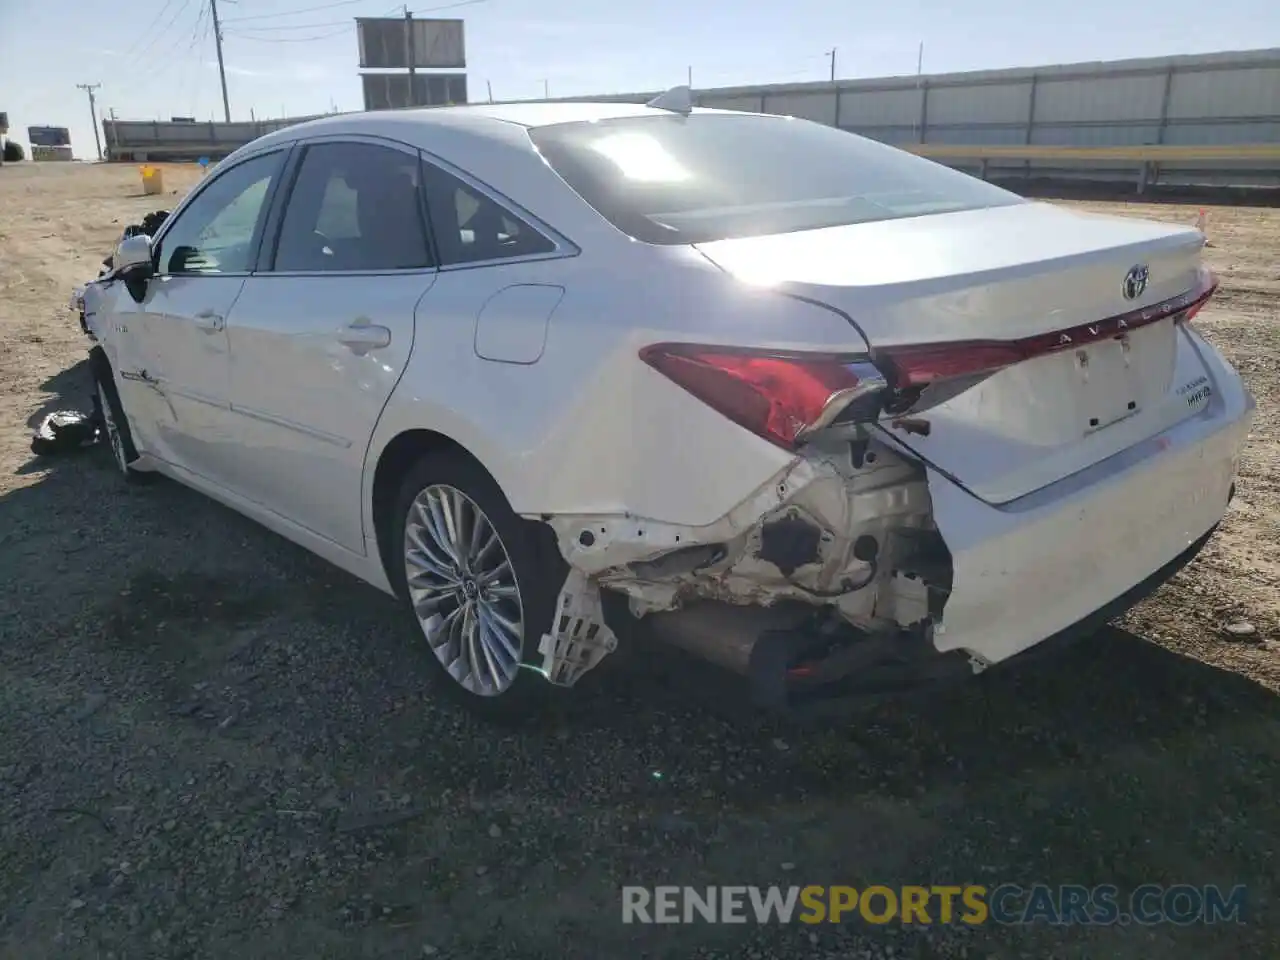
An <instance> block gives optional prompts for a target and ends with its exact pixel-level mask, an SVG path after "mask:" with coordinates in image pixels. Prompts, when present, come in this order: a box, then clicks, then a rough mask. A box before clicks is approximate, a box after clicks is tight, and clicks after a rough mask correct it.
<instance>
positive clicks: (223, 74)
mask: <svg viewBox="0 0 1280 960" xmlns="http://www.w3.org/2000/svg"><path fill="white" fill-rule="evenodd" d="M209 13H211V14H212V15H213V45H214V47H215V48H216V49H217V51H218V79H219V80H221V81H222V115H223V116H224V117H226V120H227V123H230V122H231V101H230V100H229V99H228V98H227V68H226V66H225V65H224V64H223V62H222V23H221V22H220V21H219V20H218V0H209Z"/></svg>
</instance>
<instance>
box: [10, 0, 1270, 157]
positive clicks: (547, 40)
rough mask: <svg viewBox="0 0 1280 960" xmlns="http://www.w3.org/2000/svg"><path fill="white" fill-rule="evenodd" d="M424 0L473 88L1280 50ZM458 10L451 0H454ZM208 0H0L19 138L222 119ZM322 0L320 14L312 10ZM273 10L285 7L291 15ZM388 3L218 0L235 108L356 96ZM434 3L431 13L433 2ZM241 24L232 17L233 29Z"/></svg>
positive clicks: (270, 110)
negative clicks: (363, 19)
mask: <svg viewBox="0 0 1280 960" xmlns="http://www.w3.org/2000/svg"><path fill="white" fill-rule="evenodd" d="M448 2H449V0H421V2H420V3H413V2H411V3H410V9H411V10H413V11H414V13H415V14H416V15H421V16H432V15H434V16H442V17H444V16H457V17H462V18H463V19H465V21H466V31H467V56H468V61H469V63H468V71H467V72H468V74H469V75H470V81H469V82H470V88H471V96H472V99H481V98H483V97H484V96H485V90H486V83H489V84H492V87H493V93H494V96H495V98H497V99H521V98H533V97H540V96H541V95H542V92H543V84H544V81H545V82H546V84H547V86H548V87H549V89H550V92H551V94H552V96H570V95H573V94H585V93H606V92H627V91H635V90H649V89H659V88H663V87H667V86H673V85H675V84H678V83H682V82H684V80H685V75H686V70H687V69H688V68H689V67H692V69H693V81H694V86H695V87H710V86H728V85H734V84H747V83H768V82H787V81H802V80H822V79H825V78H826V77H827V75H828V70H829V60H828V59H827V56H826V53H825V51H828V50H830V49H831V48H832V47H835V48H836V50H837V54H836V69H837V73H838V74H839V75H840V76H842V77H874V76H884V75H892V74H909V73H914V72H915V67H916V53H917V48H918V45H919V44H920V43H921V42H922V41H923V43H924V45H925V48H924V68H925V72H926V73H930V72H945V71H951V70H969V69H984V68H995V67H1007V66H1030V65H1036V64H1042V63H1061V62H1071V61H1081V60H1111V59H1120V58H1126V57H1142V56H1161V55H1165V54H1174V53H1205V52H1211V51H1216V50H1241V49H1254V48H1260V47H1267V46H1276V45H1280V0H1216V2H1214V3H1212V4H1206V3H1202V2H1192V0H1161V2H1160V3H1156V4H1151V3H1135V2H1117V0H1070V2H1058V3H1051V4H1048V3H1046V4H1044V5H1042V6H1040V7H1036V6H1035V5H1034V4H1031V3H1028V2H1027V0H1017V2H1015V0H986V2H983V3H980V4H974V3H955V2H953V0H898V2H896V3H890V2H878V3H860V4H854V3H848V2H836V0H788V2H786V3H780V2H776V0H775V2H773V3H765V2H763V0H755V2H753V0H702V2H699V3H686V2H681V0H644V2H622V3H612V4H611V3H604V2H601V0H471V2H468V3H466V4H465V5H457V6H454V7H453V8H452V9H439V8H440V7H442V6H443V5H445V4H446V3H448ZM454 2H455V4H456V2H457V0H454ZM207 4H208V0H127V2H124V3H113V4H107V5H105V6H104V5H103V4H102V3H100V2H91V0H40V2H36V3H25V2H24V0H0V64H3V71H2V75H3V80H4V83H3V86H2V87H0V91H2V92H0V100H3V102H0V110H7V111H8V113H9V120H10V125H11V128H12V132H13V134H14V135H15V138H16V139H20V140H25V139H26V127H27V126H29V125H33V124H42V125H43V124H48V125H53V126H67V127H70V128H71V134H72V143H73V145H74V147H75V150H76V155H77V156H79V157H92V156H93V155H94V146H93V130H92V128H91V127H90V122H89V106H88V100H87V98H86V96H85V94H84V92H83V91H81V90H78V89H77V88H76V84H77V83H101V84H102V88H101V90H99V91H98V103H99V107H100V108H101V109H102V110H108V109H114V110H115V111H116V114H117V116H119V117H120V118H122V119H154V118H157V117H158V118H164V119H167V118H168V117H169V116H171V115H178V116H183V115H187V116H195V117H196V118H197V119H201V120H209V119H213V118H216V119H219V120H220V119H222V104H221V94H220V91H219V87H218V74H217V69H216V61H215V57H214V44H213V37H212V33H211V32H210V31H209V30H208V29H207V26H208V20H209V17H208V10H207ZM321 6H324V7H326V9H319V10H318V9H315V8H317V7H321ZM290 11H304V12H297V13H294V14H292V15H285V14H288V13H289V12H290ZM397 11H398V8H393V7H391V6H390V0H221V2H220V3H219V14H220V15H221V17H222V18H223V21H224V28H223V32H224V35H225V44H224V47H225V54H226V63H227V83H228V87H229V90H230V98H231V111H232V119H235V120H240V119H244V120H247V119H249V116H250V111H251V110H252V111H253V112H254V114H256V115H257V116H258V117H264V116H265V117H276V116H281V115H282V114H284V115H298V114H307V113H319V112H323V111H325V110H329V109H331V108H332V107H334V106H336V107H337V108H338V109H340V110H354V109H359V108H360V106H361V95H360V82H359V77H358V73H357V65H356V61H357V48H356V39H355V26H354V23H352V18H353V17H356V16H383V15H386V14H391V13H395V12H397ZM432 11H435V12H434V13H433V12H432ZM240 18H245V19H243V20H241V19H240Z"/></svg>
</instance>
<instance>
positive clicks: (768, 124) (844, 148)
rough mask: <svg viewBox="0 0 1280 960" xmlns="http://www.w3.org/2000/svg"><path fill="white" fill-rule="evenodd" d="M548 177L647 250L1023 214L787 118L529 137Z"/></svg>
mask: <svg viewBox="0 0 1280 960" xmlns="http://www.w3.org/2000/svg"><path fill="white" fill-rule="evenodd" d="M529 135H530V136H531V137H532V138H533V141H534V144H535V145H536V146H537V148H538V150H539V151H540V152H541V153H542V155H543V156H544V157H545V158H546V160H547V162H548V163H550V164H551V166H552V168H554V169H555V171H556V172H557V173H558V174H559V175H560V176H561V177H562V178H563V179H564V180H565V182H566V183H568V184H569V186H571V187H572V188H573V189H574V190H576V191H577V192H578V193H579V194H580V195H581V196H582V198H583V199H584V200H586V201H587V203H589V204H591V206H593V207H594V208H595V209H596V210H597V211H599V212H600V214H601V215H602V216H604V217H605V218H606V219H607V220H609V221H610V222H611V223H613V225H614V226H616V227H618V229H620V230H622V231H623V232H625V233H627V234H628V235H630V236H632V237H635V238H636V239H637V240H643V241H645V242H646V243H665V244H678V243H706V242H708V241H711V240H724V239H729V238H732V237H750V236H759V235H761V234H767V233H789V232H791V231H795V230H814V229H817V228H819V227H833V226H840V225H843V224H849V223H865V222H868V221H873V220H891V219H895V218H898V217H916V216H923V215H925V214H932V213H949V212H952V211H956V210H973V209H978V208H982V207H998V206H1005V205H1007V204H1014V203H1021V202H1023V200H1022V198H1021V197H1019V196H1017V195H1016V194H1013V193H1009V192H1008V191H1007V190H1001V189H1000V188H999V187H994V186H992V185H991V184H989V183H985V182H983V181H981V180H978V179H976V178H974V177H970V176H967V175H965V174H963V173H959V172H957V171H955V170H951V169H948V168H947V167H943V166H941V165H939V164H936V163H932V162H930V161H928V160H923V159H921V158H919V157H915V156H912V155H910V154H908V153H904V152H903V151H901V150H895V149H893V148H892V147H887V146H885V145H884V144H881V143H877V142H875V141H874V140H867V139H865V138H863V137H859V136H856V135H854V134H851V133H846V132H844V131H842V130H837V129H836V128H834V127H827V126H823V125H822V124H818V123H811V122H808V121H804V120H792V119H790V118H788V117H772V116H760V115H753V114H737V115H735V114H722V113H694V114H693V115H691V116H688V117H685V116H681V115H679V114H673V115H671V116H669V117H668V116H647V117H625V118H618V119H613V120H601V121H594V122H575V123H561V124H552V125H549V126H545V127H535V128H533V129H532V130H530V131H529Z"/></svg>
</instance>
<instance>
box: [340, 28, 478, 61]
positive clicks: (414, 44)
mask: <svg viewBox="0 0 1280 960" xmlns="http://www.w3.org/2000/svg"><path fill="white" fill-rule="evenodd" d="M356 38H357V40H359V42H360V69H361V70H407V69H412V68H418V69H423V70H461V69H463V68H465V67H466V65H467V55H466V40H465V37H464V33H463V28H462V21H461V20H415V19H413V18H412V17H357V18H356Z"/></svg>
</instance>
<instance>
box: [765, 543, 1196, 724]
mask: <svg viewBox="0 0 1280 960" xmlns="http://www.w3.org/2000/svg"><path fill="white" fill-rule="evenodd" d="M1216 529H1217V526H1216V525H1215V526H1214V527H1213V528H1212V529H1210V530H1209V532H1208V533H1206V534H1204V535H1203V536H1202V537H1200V539H1198V540H1196V541H1195V542H1194V543H1193V544H1192V545H1191V546H1190V547H1188V548H1187V549H1186V550H1184V551H1183V552H1182V553H1180V554H1179V555H1178V556H1177V557H1175V558H1174V559H1173V560H1171V561H1170V562H1169V563H1167V564H1165V565H1164V566H1163V567H1161V568H1160V569H1158V570H1157V571H1155V573H1152V574H1151V575H1150V576H1148V577H1147V578H1146V579H1145V580H1142V581H1141V582H1140V583H1138V584H1136V585H1135V586H1133V587H1132V588H1130V589H1129V590H1127V591H1125V592H1124V593H1123V594H1121V595H1120V596H1118V597H1116V598H1115V599H1114V600H1112V601H1111V602H1110V603H1108V604H1106V605H1105V606H1103V607H1102V608H1100V609H1098V610H1097V611H1095V612H1094V613H1092V614H1090V615H1088V616H1087V617H1085V618H1084V619H1082V620H1080V621H1079V622H1077V623H1075V624H1073V625H1071V626H1069V627H1067V628H1066V629H1064V630H1061V631H1059V632H1058V633H1056V634H1054V635H1053V636H1050V637H1048V638H1047V639H1045V640H1043V641H1042V642H1040V643H1037V644H1036V645H1034V646H1032V647H1029V648H1027V649H1026V650H1024V651H1022V652H1021V653H1018V654H1015V655H1014V656H1012V657H1010V658H1008V659H1007V660H1003V661H1001V662H1000V663H997V664H995V665H993V666H991V667H989V668H988V669H987V670H986V671H985V672H986V673H992V672H1001V671H1005V670H1008V669H1010V668H1015V669H1016V667H1017V665H1019V664H1026V663H1028V662H1031V661H1033V660H1039V659H1041V658H1043V657H1045V656H1048V655H1052V654H1054V653H1056V652H1058V651H1060V650H1061V649H1062V648H1063V647H1065V646H1068V645H1070V644H1071V643H1072V642H1074V641H1075V640H1078V639H1080V638H1083V637H1087V636H1090V635H1092V634H1094V633H1096V632H1097V631H1098V630H1100V629H1101V628H1102V627H1104V626H1105V625H1106V624H1107V623H1109V622H1110V621H1112V620H1114V619H1115V618H1116V617H1118V616H1120V615H1121V614H1123V613H1124V612H1125V611H1127V610H1129V609H1130V608H1131V607H1133V606H1135V605H1137V604H1138V603H1140V602H1141V601H1142V600H1145V599H1146V598H1147V597H1148V596H1150V595H1151V594H1152V593H1154V592H1155V591H1156V590H1157V589H1158V588H1159V587H1160V586H1161V585H1162V584H1164V583H1165V582H1167V581H1168V580H1169V579H1170V578H1171V577H1172V576H1173V575H1174V574H1176V573H1177V572H1178V571H1179V570H1181V569H1182V568H1183V567H1185V566H1186V565H1187V564H1188V563H1190V562H1191V561H1192V560H1194V559H1195V557H1196V555H1197V554H1198V553H1199V552H1200V550H1201V549H1202V548H1203V547H1204V545H1205V543H1206V542H1208V540H1209V538H1210V537H1211V536H1212V535H1213V533H1214V530H1216ZM893 643H894V647H895V650H896V651H897V653H898V655H896V656H895V657H894V658H893V659H892V661H889V662H885V661H884V660H881V661H880V662H877V663H875V664H866V665H865V667H864V666H860V665H858V664H857V663H856V657H854V658H850V660H849V661H846V668H847V669H846V672H844V674H843V675H842V676H839V677H837V678H834V679H830V680H826V681H824V682H812V681H808V682H806V681H805V680H803V679H799V680H798V679H796V678H795V677H794V676H793V673H794V670H793V669H792V666H791V665H792V664H794V663H795V658H796V655H797V653H798V652H799V651H800V650H803V649H805V648H807V647H811V646H812V644H813V637H812V635H805V634H800V633H795V632H784V631H774V632H766V633H764V634H762V635H761V636H760V638H759V640H758V641H757V643H756V644H755V646H754V648H753V649H752V651H751V658H750V663H749V668H748V673H747V679H748V684H749V689H750V693H751V697H752V700H753V702H754V703H755V704H756V705H757V706H760V707H763V708H766V709H773V710H782V711H786V712H788V713H806V712H821V711H822V710H824V709H831V708H832V707H835V706H837V705H839V704H850V703H852V702H854V701H857V700H865V699H867V698H874V697H877V696H883V695H888V694H902V693H906V692H910V691H919V690H920V689H922V688H936V687H938V686H941V685H944V684H947V683H950V682H956V681H960V680H963V679H966V678H970V677H972V676H973V675H974V672H975V671H974V667H973V665H972V662H971V661H970V659H969V656H968V654H966V653H965V652H964V651H962V650H949V651H947V652H945V653H939V652H938V651H937V650H936V649H935V648H934V647H933V644H932V643H931V642H930V641H928V640H927V639H926V638H924V637H923V636H903V637H902V638H900V639H899V640H896V641H894V642H893ZM883 650H884V647H880V652H883Z"/></svg>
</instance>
